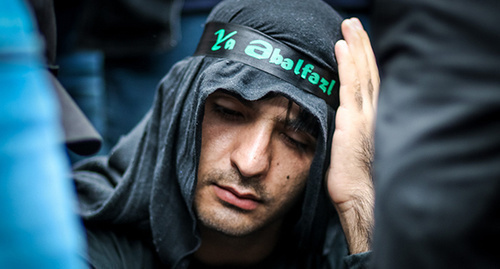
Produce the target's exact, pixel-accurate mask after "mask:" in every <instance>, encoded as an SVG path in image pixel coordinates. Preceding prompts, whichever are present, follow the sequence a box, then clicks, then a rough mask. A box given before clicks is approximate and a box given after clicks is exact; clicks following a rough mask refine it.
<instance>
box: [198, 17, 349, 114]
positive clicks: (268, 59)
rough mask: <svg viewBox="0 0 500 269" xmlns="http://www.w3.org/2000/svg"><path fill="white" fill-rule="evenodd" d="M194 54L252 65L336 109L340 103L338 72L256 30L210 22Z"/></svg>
mask: <svg viewBox="0 0 500 269" xmlns="http://www.w3.org/2000/svg"><path fill="white" fill-rule="evenodd" d="M194 55H207V56H214V57H221V58H228V59H232V60H236V61H239V62H242V63H245V64H248V65H251V66H253V67H255V68H258V69H260V70H262V71H265V72H267V73H269V74H272V75H274V76H276V77H278V78H280V79H283V80H284V81H286V82H288V83H291V84H292V85H294V86H296V87H298V88H300V89H302V90H305V91H307V92H310V93H312V94H314V95H316V96H318V97H319V98H321V99H323V100H325V101H326V103H327V104H328V105H330V106H331V107H332V108H334V109H336V108H337V107H338V105H339V97H338V90H339V82H338V75H337V72H335V71H334V70H332V69H331V68H328V67H325V66H321V65H320V64H319V63H317V62H316V61H314V60H313V59H311V58H310V57H308V56H307V55H303V54H301V53H299V52H297V51H296V50H294V49H292V48H290V47H289V46H287V45H286V44H284V43H282V42H280V41H278V40H276V39H274V38H272V37H270V36H267V35H266V34H263V33H261V32H259V31H257V30H255V29H252V28H249V27H246V26H242V25H236V24H228V23H221V22H209V23H207V24H206V26H205V31H204V32H203V35H202V37H201V40H200V43H199V44H198V48H197V49H196V52H195V54H194ZM332 57H333V55H332Z"/></svg>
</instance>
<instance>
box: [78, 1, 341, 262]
mask: <svg viewBox="0 0 500 269" xmlns="http://www.w3.org/2000/svg"><path fill="white" fill-rule="evenodd" d="M341 20H342V19H341V17H340V16H339V15H338V14H337V13H336V12H335V11H334V10H333V9H331V7H329V6H328V5H327V4H325V3H324V2H323V1H319V0H318V1H315V0H310V1H303V0H273V2H272V4H270V2H269V1H266V0H230V1H224V2H222V3H221V4H219V5H218V6H217V7H216V8H215V9H214V10H213V11H212V13H211V15H210V16H209V18H208V21H217V22H225V23H232V24H238V25H243V26H248V27H251V28H253V29H255V30H258V31H260V32H262V33H265V34H267V35H269V36H271V37H273V38H274V39H276V40H279V41H281V42H283V43H285V44H287V45H288V46H290V47H292V48H294V49H295V50H297V51H300V52H301V53H303V54H306V55H308V56H309V57H311V58H314V59H315V60H316V61H317V62H320V63H322V64H324V65H326V66H329V67H331V69H333V70H337V68H336V66H337V64H336V62H335V56H334V44H335V42H336V41H337V40H338V39H340V38H341V36H340V23H341ZM218 89H225V90H227V91H229V92H233V93H235V94H238V95H240V96H241V97H242V98H244V99H246V100H258V99H260V98H262V97H264V96H265V95H267V94H269V93H271V92H272V93H278V94H282V95H284V96H286V97H288V98H289V99H291V100H293V101H294V102H296V103H297V104H299V105H300V106H301V107H303V108H304V109H305V110H307V111H308V112H309V113H311V114H312V115H313V116H314V117H316V119H317V121H318V123H319V126H320V132H319V136H318V139H317V146H316V148H317V151H316V154H315V157H314V160H313V163H312V166H311V169H310V171H311V172H310V174H309V178H308V183H307V186H306V191H305V194H304V199H303V203H302V205H301V207H300V208H299V212H298V213H299V217H298V218H297V221H296V222H295V223H293V224H292V223H291V224H290V225H289V230H290V234H289V235H288V239H289V240H288V241H289V242H291V244H289V245H288V246H287V247H289V248H290V249H291V251H293V252H294V253H295V254H294V256H289V257H290V258H289V262H290V264H294V265H295V266H297V267H301V268H302V267H308V268H318V267H316V266H317V265H318V264H319V263H320V262H319V260H321V257H320V256H321V255H323V254H324V253H323V252H322V251H323V249H324V240H325V233H326V229H327V225H328V222H329V221H331V219H332V218H333V219H335V214H334V210H333V208H332V207H331V202H330V201H329V198H328V197H327V193H326V190H325V189H324V173H325V170H326V168H327V166H328V164H329V153H330V141H331V135H332V133H333V128H334V122H333V119H334V114H335V111H334V109H333V108H331V107H330V106H328V105H327V104H326V103H325V101H324V100H323V99H321V98H318V97H317V96H315V95H312V94H310V93H307V92H305V91H303V90H301V89H299V88H297V87H295V86H294V85H292V84H290V83H288V82H285V81H283V80H281V79H279V78H277V77H275V76H273V75H270V74H268V73H265V72H263V71H261V70H259V69H256V68H254V67H252V66H249V65H246V64H244V63H241V62H238V61H236V60H230V59H225V58H216V57H209V56H193V57H188V58H187V59H185V60H183V61H181V62H179V63H178V64H176V65H175V66H174V67H173V68H172V70H171V71H170V72H169V73H168V74H167V75H166V76H165V77H164V78H163V80H162V81H161V83H160V86H159V89H158V92H157V95H156V98H155V102H154V105H153V107H152V109H151V111H150V112H149V113H148V115H146V117H145V118H144V120H143V121H142V122H141V123H140V124H139V125H138V126H137V127H136V128H135V129H134V130H133V131H132V132H131V133H130V134H129V135H128V136H126V137H124V138H123V139H122V140H121V141H120V142H119V143H118V145H117V146H116V147H115V149H114V150H113V152H112V153H111V155H110V156H109V157H101V158H94V159H91V160H88V161H85V162H83V163H81V164H79V167H78V168H77V169H76V170H75V178H76V181H77V186H78V189H79V190H78V191H79V195H80V202H81V215H82V216H83V218H84V219H85V221H86V222H92V223H101V224H102V223H105V224H106V225H126V226H131V227H135V228H138V229H140V230H142V231H146V232H147V233H150V234H151V235H152V238H153V241H154V244H155V247H156V250H157V252H158V254H159V256H160V258H161V260H162V261H163V262H164V263H165V264H168V265H170V266H171V267H174V266H176V265H179V264H180V263H182V262H184V260H183V258H184V257H186V256H187V255H189V254H190V253H193V252H194V251H195V250H196V249H197V248H198V247H199V245H200V238H199V236H198V233H197V227H196V219H195V215H194V212H193V209H192V202H193V196H194V189H195V187H196V179H197V170H198V169H197V168H198V161H199V156H200V146H201V122H202V119H203V111H204V102H205V99H206V97H207V96H208V95H210V94H211V93H213V92H214V91H216V90H218ZM96 172H97V173H96ZM335 227H336V229H340V226H339V225H338V223H337V224H336V226H335ZM335 232H336V233H338V231H335ZM346 253H347V250H346V251H345V253H343V254H346ZM338 258H339V259H341V257H340V255H339V257H338ZM284 266H285V268H292V267H290V266H289V265H284ZM311 266H313V267H311Z"/></svg>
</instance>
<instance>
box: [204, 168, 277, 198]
mask: <svg viewBox="0 0 500 269" xmlns="http://www.w3.org/2000/svg"><path fill="white" fill-rule="evenodd" d="M199 180H201V182H202V185H212V184H217V185H227V186H235V187H239V188H241V189H245V190H250V191H252V192H253V193H255V194H256V195H257V196H258V197H259V199H260V200H262V201H264V202H265V201H269V200H270V195H269V194H268V192H267V191H266V190H265V187H264V185H263V184H262V181H261V179H259V178H257V177H250V178H247V177H243V176H241V175H240V173H238V172H237V171H234V170H229V171H226V170H212V171H210V172H209V173H207V174H206V175H205V176H203V178H200V179H199Z"/></svg>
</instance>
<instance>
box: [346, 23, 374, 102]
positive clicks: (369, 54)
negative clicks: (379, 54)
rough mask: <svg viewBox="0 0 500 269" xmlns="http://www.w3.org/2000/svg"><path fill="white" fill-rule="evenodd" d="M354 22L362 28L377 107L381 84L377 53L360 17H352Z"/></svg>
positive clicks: (361, 33)
mask: <svg viewBox="0 0 500 269" xmlns="http://www.w3.org/2000/svg"><path fill="white" fill-rule="evenodd" d="M352 20H353V22H354V23H355V24H356V26H357V27H358V28H359V29H360V30H361V31H359V35H360V37H361V40H362V42H363V47H364V49H365V54H366V59H367V61H368V65H369V69H370V74H371V79H372V84H373V94H372V96H373V97H372V98H373V105H374V107H376V102H377V99H378V94H379V85H380V76H379V72H378V66H377V60H376V58H375V53H374V52H373V48H372V45H371V42H370V37H369V36H368V33H367V32H366V31H365V30H364V28H363V25H362V23H361V21H360V20H359V19H358V18H352Z"/></svg>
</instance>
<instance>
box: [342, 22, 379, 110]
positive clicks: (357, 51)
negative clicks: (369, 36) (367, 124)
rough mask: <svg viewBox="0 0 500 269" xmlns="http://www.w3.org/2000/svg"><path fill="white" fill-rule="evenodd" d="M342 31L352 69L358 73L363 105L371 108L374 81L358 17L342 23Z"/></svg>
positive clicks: (363, 32)
mask: <svg viewBox="0 0 500 269" xmlns="http://www.w3.org/2000/svg"><path fill="white" fill-rule="evenodd" d="M342 33H343V34H344V38H345V40H346V42H347V44H348V46H349V51H350V52H351V55H352V57H353V60H354V63H355V65H356V69H355V70H353V71H355V72H356V73H357V74H358V77H359V81H360V83H361V84H360V85H361V93H362V97H363V99H364V102H363V106H364V107H365V108H366V109H370V110H371V109H373V108H372V101H373V92H374V85H373V84H374V82H373V81H372V80H373V76H372V70H371V69H372V68H371V64H370V62H369V59H368V58H369V57H368V56H367V48H366V44H365V40H364V37H363V35H364V34H366V32H365V31H364V29H363V28H362V26H361V23H360V22H359V20H358V19H355V18H353V19H348V20H345V21H344V22H343V24H342ZM370 47H371V46H370Z"/></svg>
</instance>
